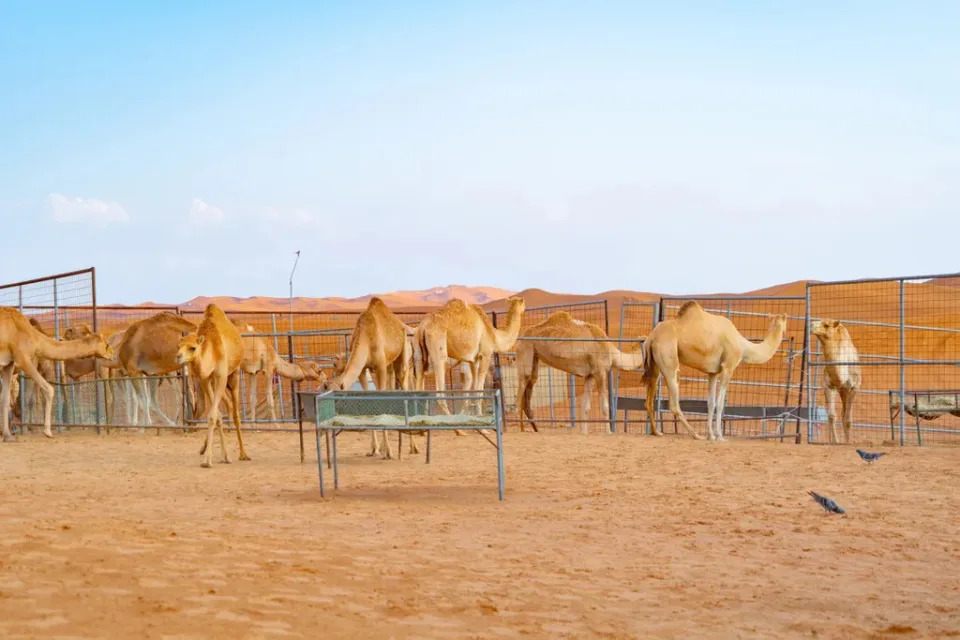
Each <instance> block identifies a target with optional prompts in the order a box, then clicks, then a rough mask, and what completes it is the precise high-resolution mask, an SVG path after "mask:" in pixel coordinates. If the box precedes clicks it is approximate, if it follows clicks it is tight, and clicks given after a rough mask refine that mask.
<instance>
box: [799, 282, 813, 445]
mask: <svg viewBox="0 0 960 640" xmlns="http://www.w3.org/2000/svg"><path fill="white" fill-rule="evenodd" d="M804 292H805V293H804V296H805V298H806V300H805V301H804V311H803V352H802V355H801V356H800V387H799V395H798V396H797V437H796V441H795V443H796V444H800V443H801V442H802V441H803V437H802V436H801V434H800V423H801V418H800V408H801V407H803V392H804V385H805V384H806V382H807V369H808V368H809V367H810V357H809V356H810V283H809V282H808V283H807V285H806V287H805V289H804ZM811 397H812V394H811V393H810V391H809V390H807V398H808V400H807V442H808V443H809V442H810V436H811V435H812V433H813V422H812V419H813V407H811V406H810V400H809V398H811Z"/></svg>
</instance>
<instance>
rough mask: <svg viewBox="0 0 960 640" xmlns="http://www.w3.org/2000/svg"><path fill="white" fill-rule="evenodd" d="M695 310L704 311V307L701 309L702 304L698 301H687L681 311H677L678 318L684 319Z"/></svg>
mask: <svg viewBox="0 0 960 640" xmlns="http://www.w3.org/2000/svg"><path fill="white" fill-rule="evenodd" d="M694 309H698V310H700V311H702V310H703V307H701V306H700V303H699V302H697V301H696V300H687V301H686V302H684V303H683V305H682V306H681V307H680V311H677V317H678V318H682V317H683V316H685V315H686V314H688V313H689V312H690V311H692V310H694Z"/></svg>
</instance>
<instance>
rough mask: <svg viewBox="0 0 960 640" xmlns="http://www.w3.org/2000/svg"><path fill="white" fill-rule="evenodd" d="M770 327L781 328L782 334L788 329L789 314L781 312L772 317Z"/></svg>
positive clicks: (772, 328)
mask: <svg viewBox="0 0 960 640" xmlns="http://www.w3.org/2000/svg"><path fill="white" fill-rule="evenodd" d="M770 329H771V330H779V331H780V334H781V335H782V334H783V333H784V332H785V331H786V330H787V314H785V313H779V314H777V315H775V316H773V318H771V319H770Z"/></svg>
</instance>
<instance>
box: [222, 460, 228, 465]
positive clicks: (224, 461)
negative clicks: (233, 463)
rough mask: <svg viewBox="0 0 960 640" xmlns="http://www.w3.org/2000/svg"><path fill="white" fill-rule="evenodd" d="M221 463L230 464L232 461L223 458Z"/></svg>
mask: <svg viewBox="0 0 960 640" xmlns="http://www.w3.org/2000/svg"><path fill="white" fill-rule="evenodd" d="M220 464H230V461H229V460H221V461H220Z"/></svg>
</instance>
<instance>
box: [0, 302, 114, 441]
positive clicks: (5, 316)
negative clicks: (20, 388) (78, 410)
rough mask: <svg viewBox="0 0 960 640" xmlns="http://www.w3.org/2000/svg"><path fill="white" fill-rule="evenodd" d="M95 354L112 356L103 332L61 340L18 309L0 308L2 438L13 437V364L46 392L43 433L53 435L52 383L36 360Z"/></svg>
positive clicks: (44, 393)
mask: <svg viewBox="0 0 960 640" xmlns="http://www.w3.org/2000/svg"><path fill="white" fill-rule="evenodd" d="M93 354H96V355H98V356H99V357H101V358H112V357H113V349H112V348H111V347H110V345H108V344H107V341H106V340H104V339H103V336H101V335H100V334H94V335H92V336H87V337H84V338H80V339H79V340H71V341H69V342H67V341H59V340H54V339H53V338H50V337H49V336H46V335H44V334H43V333H42V332H40V331H37V330H36V329H35V328H34V327H33V326H31V324H30V322H29V321H28V320H27V318H25V317H24V316H23V314H22V313H20V312H19V311H17V310H16V309H10V308H0V376H2V385H3V390H2V391H0V407H3V411H0V413H2V414H3V422H2V426H3V439H4V440H5V441H8V442H9V441H11V440H13V436H12V435H11V434H10V425H9V410H8V409H9V407H10V392H11V390H12V378H13V369H14V367H19V368H20V369H21V370H22V371H23V372H24V373H26V374H27V376H29V377H30V379H32V380H33V382H34V383H35V384H36V385H37V387H38V388H39V389H40V392H41V393H42V394H43V396H44V419H43V435H45V436H47V437H48V438H52V437H53V432H52V431H51V430H50V423H51V411H52V409H53V387H52V386H50V383H49V382H47V381H46V380H45V379H44V378H43V376H42V375H41V373H40V371H39V370H38V369H37V365H36V363H35V362H36V360H38V359H41V358H46V359H47V360H66V359H67V358H80V357H84V356H89V355H93Z"/></svg>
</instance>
